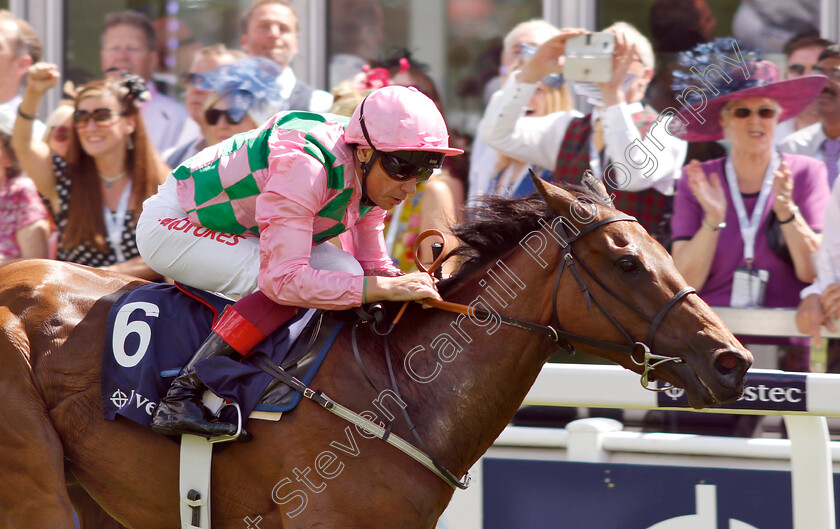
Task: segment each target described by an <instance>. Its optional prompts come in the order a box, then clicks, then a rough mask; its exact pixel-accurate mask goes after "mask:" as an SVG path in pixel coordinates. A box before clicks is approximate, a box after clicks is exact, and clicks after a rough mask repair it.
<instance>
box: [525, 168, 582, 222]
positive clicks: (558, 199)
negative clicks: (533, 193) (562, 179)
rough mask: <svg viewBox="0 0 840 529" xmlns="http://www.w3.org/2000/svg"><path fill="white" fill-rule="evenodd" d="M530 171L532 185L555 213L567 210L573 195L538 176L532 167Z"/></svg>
mask: <svg viewBox="0 0 840 529" xmlns="http://www.w3.org/2000/svg"><path fill="white" fill-rule="evenodd" d="M530 171H531V179H532V180H533V181H534V186H535V187H536V188H537V192H538V193H539V194H540V195H542V197H543V198H544V199H545V201H546V202H547V203H548V205H549V206H551V209H553V210H554V211H555V212H557V213H563V212H566V211H569V209H570V208H571V206H572V203H573V202H574V201H575V196H574V195H572V194H571V193H569V192H568V191H566V190H565V189H563V188H562V187H558V186H556V185H554V184H552V183H550V182H546V181H545V180H543V179H542V178H539V177H538V176H537V175H536V173H534V170H533V169H530Z"/></svg>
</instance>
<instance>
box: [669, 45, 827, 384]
mask: <svg viewBox="0 0 840 529" xmlns="http://www.w3.org/2000/svg"><path fill="white" fill-rule="evenodd" d="M727 44H728V43H727ZM707 48H708V46H707ZM728 51H729V55H731V53H732V49H731V48H729V49H728ZM729 55H727V56H729ZM698 57H699V58H700V59H701V60H700V61H699V62H692V61H697V58H698ZM709 57H710V54H709V53H708V50H706V51H705V52H704V53H701V54H699V55H695V54H691V53H687V54H686V55H685V56H681V63H682V66H683V68H684V72H683V75H682V77H681V78H682V79H689V82H690V83H693V84H698V85H699V84H700V81H697V80H695V79H693V78H690V76H691V75H692V74H691V72H690V71H689V68H690V67H692V66H693V67H694V68H695V71H701V72H702V71H705V69H706V68H710V67H711V66H710V64H709V63H707V62H704V61H703V59H705V60H708V58H709ZM711 57H712V58H714V55H711ZM713 64H716V65H717V67H718V68H719V69H720V68H721V67H722V68H723V69H721V70H720V71H724V73H725V74H726V77H724V76H722V75H720V74H718V73H717V72H718V70H714V72H715V73H716V75H710V76H709V77H710V79H713V80H715V81H716V82H715V88H716V89H717V90H718V91H719V94H718V95H717V96H713V95H712V94H711V92H706V93H707V94H709V99H708V103H707V106H706V108H705V109H704V110H702V112H701V115H702V117H704V118H705V120H704V122H703V123H701V122H700V121H699V120H698V119H696V117H694V116H692V115H690V114H688V113H685V114H683V115H682V119H683V120H684V121H685V122H686V123H687V126H686V127H685V128H684V129H683V132H682V137H683V138H684V139H686V140H688V141H717V140H721V139H726V140H728V141H729V143H730V144H731V150H730V152H729V155H728V156H727V157H725V158H719V159H715V160H710V161H707V162H704V163H699V162H697V161H696V160H692V161H691V162H690V163H689V164H688V165H686V167H685V168H684V170H683V176H682V178H681V179H680V180H679V182H678V185H677V193H676V196H675V200H674V214H673V217H672V222H671V226H672V229H673V240H674V242H673V249H672V254H673V257H674V262H675V263H676V265H677V269H679V270H680V272H681V273H682V274H683V276H685V279H686V281H688V283H689V284H690V285H692V286H694V287H695V288H696V289H697V290H698V292H699V294H700V296H701V297H702V298H703V299H704V300H705V301H706V302H707V303H709V304H710V305H712V306H733V307H757V306H762V307H796V306H797V305H798V302H799V291H800V290H802V288H803V287H805V286H806V285H807V284H808V283H810V282H811V281H813V279H814V268H813V266H812V264H811V256H812V255H813V254H814V252H815V251H816V250H817V247H818V246H819V241H820V235H818V233H819V231H820V230H821V229H822V223H823V214H824V211H825V207H826V204H827V199H828V195H829V189H828V180H827V176H826V168H825V165H824V164H822V163H820V162H818V161H816V160H813V159H811V158H808V157H805V156H797V155H787V154H784V155H783V154H780V153H778V152H777V151H776V150H775V149H774V142H773V137H774V133H775V130H776V125H777V123H778V122H779V121H784V120H786V119H789V118H792V117H793V116H795V115H797V114H798V113H799V112H801V111H802V110H804V109H805V108H806V107H807V106H808V104H809V103H810V102H811V101H812V100H814V99H815V98H816V97H817V95H818V94H819V93H820V91H821V90H822V87H823V85H825V78H824V77H820V76H815V75H810V76H804V77H799V78H796V79H788V80H785V81H777V79H778V78H779V75H778V69H777V68H776V66H775V65H774V64H772V63H770V62H767V61H751V62H746V68H747V69H748V74H749V76H748V77H747V76H746V75H745V71H744V70H743V69H742V68H740V67H732V68H729V69H726V68H727V65H726V63H724V62H723V61H721V60H719V59H718V60H717V61H715V62H714V63H713ZM739 66H740V65H739ZM678 73H679V72H678ZM675 78H676V79H679V78H680V76H679V75H677V74H675ZM675 88H677V87H676V86H675ZM741 341H742V342H744V343H749V344H775V345H780V346H783V350H782V351H780V352H781V355H782V356H783V360H782V361H781V364H782V365H780V367H781V368H783V369H785V370H788V371H807V370H808V365H809V362H808V348H807V347H806V346H807V340H803V339H796V338H790V339H788V338H783V339H773V338H749V337H744V338H741Z"/></svg>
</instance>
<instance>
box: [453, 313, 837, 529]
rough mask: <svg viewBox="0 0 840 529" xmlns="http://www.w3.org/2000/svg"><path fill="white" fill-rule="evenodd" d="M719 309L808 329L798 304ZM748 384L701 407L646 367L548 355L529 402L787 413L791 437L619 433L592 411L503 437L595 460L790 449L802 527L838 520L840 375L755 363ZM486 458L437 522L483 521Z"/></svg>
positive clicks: (752, 327) (752, 328)
mask: <svg viewBox="0 0 840 529" xmlns="http://www.w3.org/2000/svg"><path fill="white" fill-rule="evenodd" d="M715 312H717V313H718V315H720V316H721V318H722V319H723V320H724V322H725V323H726V324H727V326H728V327H729V329H730V330H731V331H732V332H733V333H735V334H738V335H745V334H747V333H749V334H750V335H753V336H801V335H800V334H799V333H798V331H797V330H796V326H795V323H794V315H795V311H793V310H789V309H732V308H715ZM823 330H824V331H826V330H825V329H823ZM824 336H831V337H840V333H829V332H827V331H826V332H825V334H824ZM746 386H747V393H746V394H745V397H744V398H743V399H741V401H739V402H738V403H737V404H735V405H734V406H737V408H710V409H705V410H693V409H692V408H687V407H683V406H681V405H679V404H677V403H678V402H680V400H678V399H679V397H680V396H681V394H682V391H681V390H672V391H667V392H664V393H654V392H651V391H647V390H645V389H643V388H642V387H641V385H640V383H639V375H636V374H635V373H632V372H630V371H627V370H625V369H623V368H621V367H617V366H601V365H578V364H548V365H546V366H545V367H544V368H543V370H542V372H541V373H540V375H539V377H538V378H537V381H536V382H535V384H534V386H533V387H532V388H531V391H530V392H529V393H528V395H527V396H526V398H525V401H524V403H523V404H524V405H541V406H564V407H585V408H617V409H645V410H667V409H673V410H682V411H687V410H688V411H697V412H700V413H702V412H712V413H728V414H729V413H734V414H753V415H783V416H784V417H783V418H784V421H785V425H786V427H787V431H788V436H789V441H788V440H783V439H730V438H715V437H705V436H696V435H679V434H663V433H659V434H656V433H654V434H642V433H634V432H621V431H620V430H621V423H618V422H617V421H613V420H610V419H584V420H580V421H575V422H573V423H570V424H569V427H568V429H549V428H523V427H508V428H507V429H506V430H505V431H504V432H503V433H502V435H500V436H499V438H498V439H497V440H496V444H495V446H497V447H501V446H517V447H530V448H564V449H565V450H566V455H567V458H568V460H570V461H590V462H597V461H604V460H605V456H604V453H605V451H607V450H610V451H630V452H647V453H656V454H665V453H670V454H679V455H716V456H729V457H748V458H753V459H756V458H757V459H761V458H767V459H772V458H787V457H789V458H790V468H791V484H792V495H793V497H792V503H793V523H794V526H793V527H794V529H835V506H834V485H833V476H832V453H833V454H834V459H835V460H838V461H840V443H838V442H834V443H832V442H830V439H829V434H828V427H827V424H826V420H825V417H840V375H836V374H824V373H785V372H781V371H772V370H755V369H751V370H750V372H749V373H748V374H747V377H746ZM671 403H674V404H673V405H672V404H671ZM480 466H481V462H480V461H479V463H478V464H477V465H476V468H474V469H473V471H471V472H472V473H473V477H474V479H473V483H474V484H473V486H472V487H471V488H470V489H469V490H467V491H463V492H457V493H456V495H455V497H454V498H453V501H452V504H451V505H450V507H449V508H448V509H447V511H446V513H444V516H443V517H442V518H441V523H440V525H439V527H441V528H450V527H458V528H459V529H481V526H482V524H481V518H482V516H481V509H482V504H481V491H480V490H476V489H480V488H481V479H480V476H481V469H480ZM475 478H478V479H477V480H476V479H475Z"/></svg>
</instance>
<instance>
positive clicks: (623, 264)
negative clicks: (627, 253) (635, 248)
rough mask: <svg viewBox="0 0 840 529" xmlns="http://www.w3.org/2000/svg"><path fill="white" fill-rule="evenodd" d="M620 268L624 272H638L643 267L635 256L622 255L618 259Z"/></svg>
mask: <svg viewBox="0 0 840 529" xmlns="http://www.w3.org/2000/svg"><path fill="white" fill-rule="evenodd" d="M618 268H620V269H621V271H622V272H627V273H630V272H638V271H639V270H640V269H641V266H640V264H639V261H638V260H637V259H636V258H635V257H622V258H621V259H619V260H618Z"/></svg>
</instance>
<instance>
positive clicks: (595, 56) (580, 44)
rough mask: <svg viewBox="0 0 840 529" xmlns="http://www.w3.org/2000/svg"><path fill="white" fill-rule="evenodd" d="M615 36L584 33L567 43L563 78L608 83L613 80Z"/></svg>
mask: <svg viewBox="0 0 840 529" xmlns="http://www.w3.org/2000/svg"><path fill="white" fill-rule="evenodd" d="M614 51H615V34H613V33H604V32H602V33H584V34H583V35H577V36H575V37H572V38H570V39H569V40H567V41H566V53H565V64H564V65H563V77H565V78H566V80H567V81H582V82H588V83H608V82H610V81H611V80H612V59H613V52H614Z"/></svg>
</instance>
